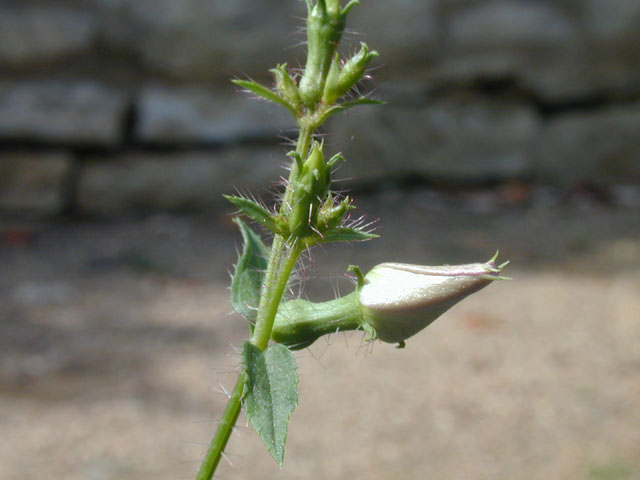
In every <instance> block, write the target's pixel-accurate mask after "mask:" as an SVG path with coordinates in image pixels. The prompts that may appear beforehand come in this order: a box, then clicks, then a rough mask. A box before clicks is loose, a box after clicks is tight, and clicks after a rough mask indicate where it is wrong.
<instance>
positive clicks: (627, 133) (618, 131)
mask: <svg viewBox="0 0 640 480" xmlns="http://www.w3.org/2000/svg"><path fill="white" fill-rule="evenodd" d="M536 166H537V167H536V168H537V170H538V174H539V177H540V179H541V180H543V181H545V182H552V183H557V184H560V185H563V186H571V185H572V184H576V183H579V182H594V183H597V184H613V183H629V182H640V103H636V104H632V105H629V106H620V107H609V108H605V109H603V110H599V111H594V112H582V113H572V114H566V115H562V116H559V117H557V118H554V119H553V120H551V121H550V122H549V124H548V125H547V126H546V127H545V128H544V130H543V132H542V134H541V136H540V140H539V141H538V143H537V152H536Z"/></svg>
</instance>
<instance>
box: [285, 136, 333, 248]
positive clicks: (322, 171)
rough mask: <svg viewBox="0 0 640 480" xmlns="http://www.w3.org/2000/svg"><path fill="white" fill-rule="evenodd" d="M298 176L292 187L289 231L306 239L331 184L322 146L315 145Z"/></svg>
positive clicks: (301, 166)
mask: <svg viewBox="0 0 640 480" xmlns="http://www.w3.org/2000/svg"><path fill="white" fill-rule="evenodd" d="M298 168H299V170H298V176H297V179H296V180H295V181H294V183H293V184H292V185H291V188H293V191H294V192H293V198H292V200H291V213H290V215H289V231H290V232H291V234H292V235H293V236H296V237H304V236H306V235H309V234H310V233H311V227H312V226H314V225H315V224H316V220H317V218H318V209H319V206H320V205H321V203H322V202H323V201H324V199H325V197H326V196H327V193H328V191H329V185H330V184H331V175H330V170H329V168H327V164H326V162H325V160H324V155H323V154H322V144H320V143H314V144H313V146H312V147H311V151H310V153H309V156H308V157H307V159H306V160H305V161H304V162H302V163H301V164H300V165H299V167H298Z"/></svg>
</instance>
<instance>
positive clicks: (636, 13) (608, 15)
mask: <svg viewBox="0 0 640 480" xmlns="http://www.w3.org/2000/svg"><path fill="white" fill-rule="evenodd" d="M586 26H587V28H588V29H589V31H590V32H591V33H592V34H593V35H595V36H596V39H597V40H603V41H606V42H623V43H629V46H630V47H635V50H636V53H639V52H637V49H638V43H637V42H638V41H640V2H638V0H616V1H614V2H612V1H611V0H587V1H586ZM634 40H635V42H633V43H631V42H630V41H634Z"/></svg>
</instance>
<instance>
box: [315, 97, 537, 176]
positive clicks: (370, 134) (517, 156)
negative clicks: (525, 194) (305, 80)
mask: <svg viewBox="0 0 640 480" xmlns="http://www.w3.org/2000/svg"><path fill="white" fill-rule="evenodd" d="M330 122H331V123H330V126H329V130H330V133H331V135H330V136H329V138H328V140H327V142H328V144H329V145H331V146H332V147H334V148H335V149H337V150H341V151H343V152H344V154H345V157H346V159H347V162H346V164H345V165H344V166H343V167H341V168H340V169H339V170H338V172H337V173H336V178H339V177H343V178H344V177H346V178H351V177H354V178H355V179H357V180H358V181H359V182H366V181H374V180H377V181H380V180H384V179H387V178H393V177H407V176H418V177H422V178H425V179H435V180H443V181H453V182H472V183H481V182H484V181H487V180H500V179H513V178H522V177H526V176H528V175H529V174H531V172H532V168H533V164H532V159H531V156H530V151H531V147H532V144H533V141H534V140H535V138H536V135H537V133H538V131H539V129H540V122H539V120H538V118H537V115H536V113H535V112H534V111H533V109H532V108H530V107H528V106H525V105H520V104H513V103H509V102H500V101H490V100H481V99H477V98H459V99H441V100H436V101H433V102H430V103H427V104H425V103H420V102H418V101H416V103H415V104H414V105H413V106H405V107H393V106H391V105H386V106H384V107H375V106H372V107H359V108H358V109H357V110H356V109H354V110H352V111H351V112H350V113H349V114H348V115H342V116H336V118H335V119H334V120H330ZM343 132H344V133H343Z"/></svg>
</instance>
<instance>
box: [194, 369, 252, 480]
mask: <svg viewBox="0 0 640 480" xmlns="http://www.w3.org/2000/svg"><path fill="white" fill-rule="evenodd" d="M245 382H246V375H245V373H244V372H241V373H240V375H238V380H237V382H236V386H235V387H234V389H233V392H232V393H231V396H230V397H229V402H228V403H227V407H226V408H225V409H224V413H223V414H222V418H221V419H220V423H219V424H218V430H216V434H215V435H214V437H213V439H212V440H211V445H210V446H209V450H208V451H207V454H206V455H205V458H204V461H203V462H202V465H201V466H200V471H199V472H198V476H197V477H196V480H210V479H211V477H213V474H214V472H215V471H216V468H217V467H218V463H220V458H222V451H223V450H224V448H225V447H226V445H227V442H228V441H229V437H230V436H231V432H232V431H233V426H234V425H235V424H236V421H237V420H238V415H240V410H241V409H242V393H243V391H244V385H245Z"/></svg>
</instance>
